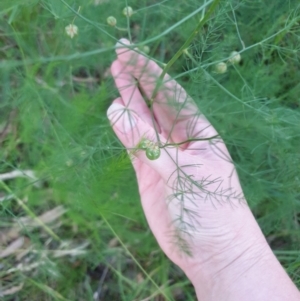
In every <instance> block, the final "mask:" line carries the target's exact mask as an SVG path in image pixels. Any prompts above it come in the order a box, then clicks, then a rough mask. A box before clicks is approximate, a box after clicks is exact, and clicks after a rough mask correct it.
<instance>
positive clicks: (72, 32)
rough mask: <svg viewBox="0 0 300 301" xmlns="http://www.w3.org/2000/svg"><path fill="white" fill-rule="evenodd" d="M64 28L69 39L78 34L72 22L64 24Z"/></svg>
mask: <svg viewBox="0 0 300 301" xmlns="http://www.w3.org/2000/svg"><path fill="white" fill-rule="evenodd" d="M65 30H66V34H67V35H68V36H69V37H70V38H71V39H73V38H74V36H75V35H77V34H78V27H77V26H76V25H74V24H69V25H68V26H66V28H65Z"/></svg>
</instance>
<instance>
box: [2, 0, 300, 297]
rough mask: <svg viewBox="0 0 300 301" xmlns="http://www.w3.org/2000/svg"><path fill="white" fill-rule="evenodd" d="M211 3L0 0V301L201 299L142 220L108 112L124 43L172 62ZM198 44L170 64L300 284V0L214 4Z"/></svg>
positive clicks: (131, 175) (232, 0)
mask: <svg viewBox="0 0 300 301" xmlns="http://www.w3.org/2000/svg"><path fill="white" fill-rule="evenodd" d="M206 2H208V1H206ZM204 3H205V1H204V0H202V1H197V0H185V1H171V0H164V1H163V0H162V1H157V0H128V1H126V0H124V1H123V0H111V1H108V0H107V1H105V0H90V1H82V0H77V1H73V0H44V1H43V0H27V1H23V0H1V2H0V20H1V21H0V68H1V69H0V91H1V92H0V108H1V109H0V144H1V149H0V158H1V165H0V174H1V175H0V176H1V178H0V187H1V188H0V189H1V190H0V298H1V300H194V299H195V294H194V292H193V288H192V287H191V285H190V284H189V282H188V280H187V279H186V278H185V276H184V275H183V274H182V272H181V271H180V270H179V269H178V268H177V267H175V266H174V265H173V264H172V263H170V262H169V260H168V259H167V258H166V257H165V256H164V254H162V252H161V250H160V248H159V247H158V245H157V243H156V241H155V239H154V238H153V236H152V234H151V232H150V231H149V229H148V226H147V223H146V221H145V218H144V215H143V212H142V209H141V206H140V201H139V195H138V191H137V185H136V180H135V175H134V172H133V169H132V167H131V165H130V162H129V160H128V158H127V155H126V151H125V150H124V149H123V147H122V146H121V144H120V143H119V142H118V141H117V139H116V137H115V135H114V134H113V132H112V130H111V128H110V125H109V123H108V120H107V118H106V110H107V108H108V106H109V105H110V103H111V101H112V100H113V99H114V98H116V97H117V96H118V93H117V91H116V88H115V87H114V83H113V80H112V78H111V76H110V73H109V67H110V64H111V63H112V61H113V60H114V58H115V52H114V45H115V43H116V41H117V40H118V39H119V38H121V37H127V38H129V39H131V40H132V41H133V42H134V43H136V44H137V45H138V47H140V49H141V50H142V51H145V52H148V50H149V53H148V55H149V56H151V57H153V58H155V59H156V60H158V61H159V62H161V63H167V62H168V61H169V60H170V59H171V58H172V57H173V55H174V54H175V53H176V51H177V50H178V49H179V48H180V47H181V46H182V45H183V44H184V42H185V41H186V39H187V37H188V36H189V34H190V33H191V32H192V31H193V29H194V28H195V27H196V25H197V24H198V22H199V20H200V19H201V17H202V16H203V15H204V14H205V12H206V11H207V9H206V10H202V11H199V12H197V13H195V12H196V11H197V10H199V7H200V6H201V5H203V4H204ZM127 5H129V6H131V7H132V8H133V10H134V14H133V15H132V16H131V17H130V18H126V17H125V16H124V15H123V14H122V10H123V8H124V7H125V6H127ZM109 16H114V17H115V18H116V19H117V27H118V28H116V27H112V26H109V25H108V24H107V22H106V19H107V17H109ZM69 24H75V25H76V26H77V27H78V34H77V35H75V37H74V38H73V39H72V38H71V37H70V36H68V35H67V34H66V32H65V27H66V26H67V25H69ZM122 29H123V30H122ZM145 46H147V47H146V48H145ZM188 51H189V53H190V55H191V56H192V57H193V60H191V59H190V57H188V56H185V55H182V56H181V57H180V58H179V59H178V60H177V61H176V63H175V64H174V65H173V66H172V68H171V69H170V74H171V75H172V76H173V77H175V78H176V79H177V80H178V81H179V82H180V83H181V84H182V85H183V86H184V87H185V88H186V89H187V91H188V92H189V94H190V95H191V96H193V98H194V100H195V101H196V102H197V104H198V105H199V107H200V109H201V111H202V112H203V113H204V114H205V115H206V116H207V117H208V119H209V120H210V121H211V122H212V124H213V125H214V126H215V127H216V128H217V130H218V131H219V132H220V134H221V135H222V137H223V138H224V140H225V141H226V144H227V146H228V148H229V150H230V153H231V155H232V157H233V159H234V161H235V163H236V166H237V169H238V172H239V175H240V179H241V183H242V185H243V188H244V191H245V194H246V198H247V200H248V202H249V204H250V206H251V207H252V209H253V212H254V213H255V216H256V218H257V220H258V222H259V224H260V226H261V228H262V230H263V231H264V233H265V235H266V237H267V239H268V242H269V243H270V245H271V246H272V248H273V250H274V252H275V254H276V255H277V256H278V258H279V260H280V261H281V263H282V264H283V265H284V266H285V268H286V269H287V271H288V273H289V274H290V276H291V277H292V279H293V281H294V282H295V283H296V284H297V285H298V286H300V250H299V245H300V231H299V227H300V189H299V187H300V152H299V136H300V131H299V126H300V108H299V104H300V101H299V95H300V80H299V79H300V63H299V59H300V55H299V53H300V52H299V51H300V6H299V1H298V0H290V1H288V0H285V1H282V0H274V1H271V2H270V1H260V0H251V1H250V0H223V1H220V3H219V5H218V7H217V9H215V11H214V12H213V14H212V15H211V16H210V18H209V20H208V21H207V22H206V23H205V25H204V26H203V27H202V28H201V30H200V31H199V33H198V34H197V35H196V36H195V38H194V39H193V41H192V43H191V45H190V47H189V49H188ZM232 51H239V52H240V54H241V58H242V60H241V61H240V62H239V63H237V64H231V63H230V62H229V61H228V58H229V57H230V53H231V52H232ZM218 62H226V63H227V71H226V72H225V73H222V74H219V73H217V72H216V69H215V66H216V64H217V63H218Z"/></svg>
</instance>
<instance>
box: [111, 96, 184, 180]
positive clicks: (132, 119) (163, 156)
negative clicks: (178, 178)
mask: <svg viewBox="0 0 300 301" xmlns="http://www.w3.org/2000/svg"><path fill="white" fill-rule="evenodd" d="M107 117H108V119H109V120H110V123H111V125H112V128H113V130H114V132H115V134H116V135H117V137H118V138H119V139H120V141H121V142H122V144H123V145H124V146H125V147H126V148H127V150H128V151H129V152H131V153H132V154H133V155H134V156H135V157H137V158H138V159H140V160H141V161H143V162H144V163H145V164H147V165H148V166H149V167H151V168H153V169H154V170H156V171H157V172H158V173H159V174H160V175H161V176H162V177H163V178H165V179H167V178H168V177H169V176H170V174H171V173H173V172H174V169H175V168H176V162H177V160H178V152H180V150H179V149H176V148H159V147H158V145H157V144H156V150H158V151H159V152H160V154H159V156H158V158H156V159H155V160H151V159H149V158H148V157H147V156H146V152H145V149H144V148H142V146H141V142H142V141H143V140H149V141H151V142H152V145H155V143H156V142H157V136H158V137H159V139H160V142H161V143H162V144H164V143H165V139H164V138H163V137H162V136H160V135H159V134H158V133H156V132H155V130H154V128H153V127H152V126H151V125H149V124H148V123H147V122H145V121H144V120H142V119H141V118H140V117H139V115H138V114H137V113H136V112H134V111H133V110H130V109H128V108H126V107H125V106H123V105H121V104H119V103H115V102H114V103H113V104H112V105H111V106H110V107H109V108H108V110H107ZM175 158H176V159H175Z"/></svg>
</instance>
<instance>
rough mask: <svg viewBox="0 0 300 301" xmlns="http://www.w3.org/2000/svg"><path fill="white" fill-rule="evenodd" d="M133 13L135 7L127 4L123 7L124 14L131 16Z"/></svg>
mask: <svg viewBox="0 0 300 301" xmlns="http://www.w3.org/2000/svg"><path fill="white" fill-rule="evenodd" d="M132 14H133V9H132V7H130V6H126V7H125V8H124V9H123V15H124V16H126V17H129V18H130V17H131V16H132Z"/></svg>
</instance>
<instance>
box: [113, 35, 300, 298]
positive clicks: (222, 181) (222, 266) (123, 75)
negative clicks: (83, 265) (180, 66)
mask: <svg viewBox="0 0 300 301" xmlns="http://www.w3.org/2000/svg"><path fill="white" fill-rule="evenodd" d="M120 42H121V43H119V44H117V48H116V53H117V59H116V60H115V61H114V62H113V64H112V66H111V73H112V76H113V77H114V80H115V83H116V86H117V88H118V90H119V92H120V96H121V97H119V98H117V99H116V100H114V101H113V103H112V105H111V106H110V108H109V109H108V112H107V115H108V118H109V119H110V122H111V125H112V127H113V130H114V131H115V133H116V135H117V137H118V138H119V139H120V141H121V142H122V143H123V145H124V146H125V147H126V148H127V150H128V153H129V155H130V158H131V160H132V164H133V167H134V170H135V172H136V177H137V181H138V185H139V192H140V196H141V202H142V206H143V209H144V212H145V216H146V218H147V221H148V224H149V227H150V228H151V230H152V232H153V234H154V236H155V237H156V239H157V241H158V243H159V245H160V247H161V248H162V250H163V251H164V252H165V254H166V255H167V256H168V257H169V258H170V260H172V261H173V262H174V263H175V264H177V265H178V266H179V267H180V268H181V269H182V270H183V271H184V272H185V274H186V275H187V277H188V278H189V279H190V280H191V282H192V283H193V285H194V287H195V290H196V293H197V297H198V299H199V300H300V295H299V292H298V290H297V288H296V287H295V285H294V284H293V283H292V281H291V280H290V279H289V277H288V276H287V274H286V273H285V271H284V270H283V268H282V267H281V265H280V264H279V262H278V261H277V259H276V257H275V256H274V255H273V253H272V251H271V249H270V248H269V246H268V244H267V242H266V240H265V238H264V236H263V234H262V232H261V230H260V228H259V226H258V224H257V222H256V221H255V218H254V217H253V215H252V213H251V211H250V209H249V207H248V205H247V202H246V200H245V198H244V195H243V191H242V189H241V185H240V182H239V179H238V175H237V173H236V170H235V167H234V165H233V163H232V160H231V158H230V155H229V153H228V151H227V148H226V146H225V144H224V142H223V140H222V139H221V138H220V137H219V136H218V133H217V132H216V130H215V129H214V128H213V126H212V125H211V124H210V123H209V121H208V120H207V119H206V118H205V116H204V115H203V114H201V112H200V111H199V109H198V108H197V106H196V104H195V103H194V101H193V100H192V99H191V98H190V97H189V96H188V95H187V93H186V92H185V90H184V89H183V88H182V87H181V86H180V85H179V84H178V83H177V82H176V81H174V80H172V79H171V78H170V76H169V75H167V74H166V75H165V77H164V79H163V82H162V83H161V84H160V86H159V89H158V91H157V93H156V95H154V98H153V99H152V97H153V91H154V90H155V87H156V84H157V82H158V78H159V76H160V74H161V73H162V69H161V68H160V67H159V66H158V65H157V64H156V63H155V62H154V61H152V60H149V59H148V58H146V57H145V56H143V55H142V54H140V53H137V52H136V51H133V50H130V49H129V48H126V45H129V42H128V41H127V40H125V39H122V40H121V41H120ZM145 98H146V99H150V100H151V99H152V100H153V107H152V111H153V112H151V110H150V109H149V107H148V106H147V104H146V102H145ZM216 136H217V137H216ZM211 137H215V138H214V139H209V138H211ZM143 139H148V140H150V141H152V142H156V143H157V145H159V146H160V147H161V148H160V151H161V153H160V156H159V157H158V158H157V159H156V160H149V159H148V158H147V156H146V154H145V151H144V150H142V149H139V150H138V149H137V148H138V147H139V145H140V142H141V140H143ZM189 139H194V140H193V141H188V142H185V141H187V140H189ZM195 139H198V141H195ZM199 139H202V140H199ZM203 139H206V140H203ZM207 139H209V140H207ZM182 142H185V143H182ZM177 144H178V145H177ZM166 145H168V146H166Z"/></svg>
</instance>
